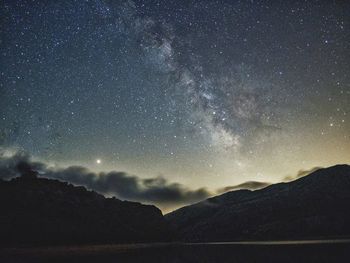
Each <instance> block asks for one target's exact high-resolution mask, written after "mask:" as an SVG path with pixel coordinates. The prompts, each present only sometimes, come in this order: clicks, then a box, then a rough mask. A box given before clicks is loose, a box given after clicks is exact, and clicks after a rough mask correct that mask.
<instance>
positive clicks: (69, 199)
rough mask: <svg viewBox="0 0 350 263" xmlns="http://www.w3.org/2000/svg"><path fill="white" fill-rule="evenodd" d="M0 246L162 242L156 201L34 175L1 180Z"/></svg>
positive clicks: (164, 232) (164, 226)
mask: <svg viewBox="0 0 350 263" xmlns="http://www.w3.org/2000/svg"><path fill="white" fill-rule="evenodd" d="M0 211H1V213H0V245H1V246H14V245H40V244H44V245H48V244H81V243H109V242H113V243H120V242H121V243H122V242H151V241H165V240H167V239H168V237H169V228H168V225H167V223H166V222H165V220H164V217H163V216H162V214H161V211H160V210H159V209H158V208H156V207H155V206H150V205H142V204H139V203H134V202H127V201H120V200H118V199H115V198H105V197H103V196H102V195H100V194H97V193H95V192H92V191H87V190H86V189H85V188H84V187H75V186H73V185H70V184H68V183H64V182H60V181H57V180H50V179H44V178H36V176H35V174H32V175H30V176H28V175H27V176H22V177H18V178H14V179H12V180H11V181H0Z"/></svg>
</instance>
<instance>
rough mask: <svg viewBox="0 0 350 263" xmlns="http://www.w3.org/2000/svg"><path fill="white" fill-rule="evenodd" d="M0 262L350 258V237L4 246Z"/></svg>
mask: <svg viewBox="0 0 350 263" xmlns="http://www.w3.org/2000/svg"><path fill="white" fill-rule="evenodd" d="M0 262H4V263H12V262H14V263H15V262H16V263H22V262H23V263H24V262H25V263H28V262H29V263H30V262H33V263H34V262H36V263H37V262H38V263H39V262H50V263H51V262H57V263H63V262H64V263H66V262H68V263H70V262H75V263H76V262H84V263H85V262H94V263H97V262H98V263H116V262H164V263H165V262H167V263H172V262H174V263H175V262H203V263H205V262H218V263H220V262H234V263H240V262H281V263H282V262H283V263H286V262H350V240H324V241H283V242H221V243H220V242H218V243H196V244H194V243H172V244H134V245H97V246H80V247H51V248H21V249H19V248H16V249H9V248H7V249H1V250H0Z"/></svg>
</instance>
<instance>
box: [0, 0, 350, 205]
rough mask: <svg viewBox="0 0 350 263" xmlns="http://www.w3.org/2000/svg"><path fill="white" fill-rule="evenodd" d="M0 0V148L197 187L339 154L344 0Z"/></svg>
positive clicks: (343, 139) (349, 91)
mask: <svg viewBox="0 0 350 263" xmlns="http://www.w3.org/2000/svg"><path fill="white" fill-rule="evenodd" d="M0 5H1V7H0V8H1V24H0V26H1V27H0V57H1V63H0V74H1V75H0V105H1V107H0V146H1V149H2V152H7V153H8V152H12V153H13V152H18V151H21V152H25V153H27V154H29V155H30V156H31V158H32V159H34V160H37V161H40V162H41V163H45V164H46V165H48V166H52V167H70V166H79V167H84V169H88V170H89V171H91V172H93V173H99V172H101V171H104V172H109V171H121V172H125V173H126V174H127V175H129V176H133V177H132V178H137V180H146V179H147V178H158V179H157V180H158V181H157V182H158V183H161V184H169V183H171V184H173V186H174V185H181V187H183V188H181V189H185V188H186V189H202V188H203V189H204V188H205V189H206V190H205V191H208V192H210V191H214V192H215V191H216V189H222V188H223V187H227V186H234V185H238V184H242V183H244V182H247V181H259V182H269V183H274V182H280V181H283V180H284V179H285V178H286V176H293V175H295V174H297V173H298V171H299V172H300V170H303V169H311V168H313V167H315V166H317V167H318V166H321V167H324V166H330V165H334V164H337V163H349V160H350V118H349V114H350V75H349V72H350V16H349V10H350V2H348V1H337V0H334V1H316V0H310V1H281V0H280V1H278V0H276V1H262V0H261V1H258V0H251V1H238V0H237V1H236V0H235V1H228V0H227V1H224V0H221V1H219V0H217V1H204V0H198V1H165V0H158V1H153V0H147V1H138V0H134V1H131V0H126V1H122V0H120V1H112V0H85V1H83V0H75V1H74V0H62V1H44V0H41V1H39V0H31V1H25V0H23V1H19V0H11V1H10V0H4V1H1V4H0ZM103 175H104V174H103V173H102V174H99V176H103ZM160 178H161V179H162V180H163V181H161V180H160ZM68 179H69V178H68ZM159 180H160V181H161V182H160V181H159ZM142 182H143V183H144V184H146V185H147V183H148V181H142ZM164 182H169V183H164ZM189 191H190V190H189ZM141 201H143V200H141ZM145 201H147V200H145ZM184 203H186V202H184Z"/></svg>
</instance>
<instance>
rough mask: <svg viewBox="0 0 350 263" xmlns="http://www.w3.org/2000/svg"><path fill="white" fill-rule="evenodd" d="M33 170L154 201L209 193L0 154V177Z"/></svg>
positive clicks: (159, 180) (177, 200) (122, 195)
mask: <svg viewBox="0 0 350 263" xmlns="http://www.w3.org/2000/svg"><path fill="white" fill-rule="evenodd" d="M34 171H37V172H38V173H39V175H40V176H42V177H47V178H53V179H58V180H62V181H67V182H70V183H72V184H75V185H83V186H85V187H87V188H88V189H91V190H95V191H97V192H100V193H102V194H105V195H113V196H116V197H118V198H120V199H127V200H133V201H140V202H146V203H155V204H157V205H159V204H160V205H165V204H166V205H168V206H175V205H181V204H188V203H193V202H197V201H200V200H203V199H206V198H207V197H209V196H210V195H211V193H210V192H209V191H208V190H206V189H205V188H199V189H196V190H191V189H189V188H187V187H185V186H183V185H181V184H179V183H171V182H168V181H167V180H166V179H165V178H163V177H154V178H147V179H143V178H140V177H137V176H134V175H130V174H127V173H125V172H117V171H111V172H108V173H104V172H100V173H95V172H92V171H90V170H89V169H87V168H86V167H82V166H70V167H67V168H60V169H57V168H52V167H49V166H47V165H45V164H44V163H41V162H34V161H31V159H30V157H29V156H28V155H26V154H23V153H16V154H14V155H9V156H6V155H4V154H2V155H1V156H0V178H1V179H10V178H12V177H16V176H20V175H25V174H28V173H31V174H33V172H34Z"/></svg>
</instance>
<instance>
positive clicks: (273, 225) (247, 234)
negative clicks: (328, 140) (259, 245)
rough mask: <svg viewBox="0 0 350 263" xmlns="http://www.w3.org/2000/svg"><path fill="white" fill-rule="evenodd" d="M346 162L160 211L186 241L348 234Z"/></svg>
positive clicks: (349, 196) (349, 194) (349, 188)
mask: <svg viewBox="0 0 350 263" xmlns="http://www.w3.org/2000/svg"><path fill="white" fill-rule="evenodd" d="M349 207H350V166H348V165H337V166H333V167H330V168H326V169H320V170H317V171H316V172H313V173H311V174H310V175H308V176H305V177H303V178H300V179H298V180H296V181H293V182H289V183H280V184H275V185H271V186H268V187H266V188H264V189H261V190H256V191H249V190H239V191H232V192H228V193H225V194H223V195H220V196H216V197H213V198H209V199H207V200H205V201H203V202H200V203H197V204H194V205H191V206H187V207H183V208H180V209H178V210H176V211H174V212H172V213H169V214H167V215H166V219H167V220H168V221H169V222H170V223H171V224H172V225H173V226H174V227H175V229H176V230H177V232H178V233H179V235H180V236H181V237H182V238H183V239H184V240H187V241H230V240H242V239H246V240H252V239H264V240H271V239H300V238H301V239H304V238H323V237H339V236H350V224H349V223H350V213H349Z"/></svg>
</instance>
